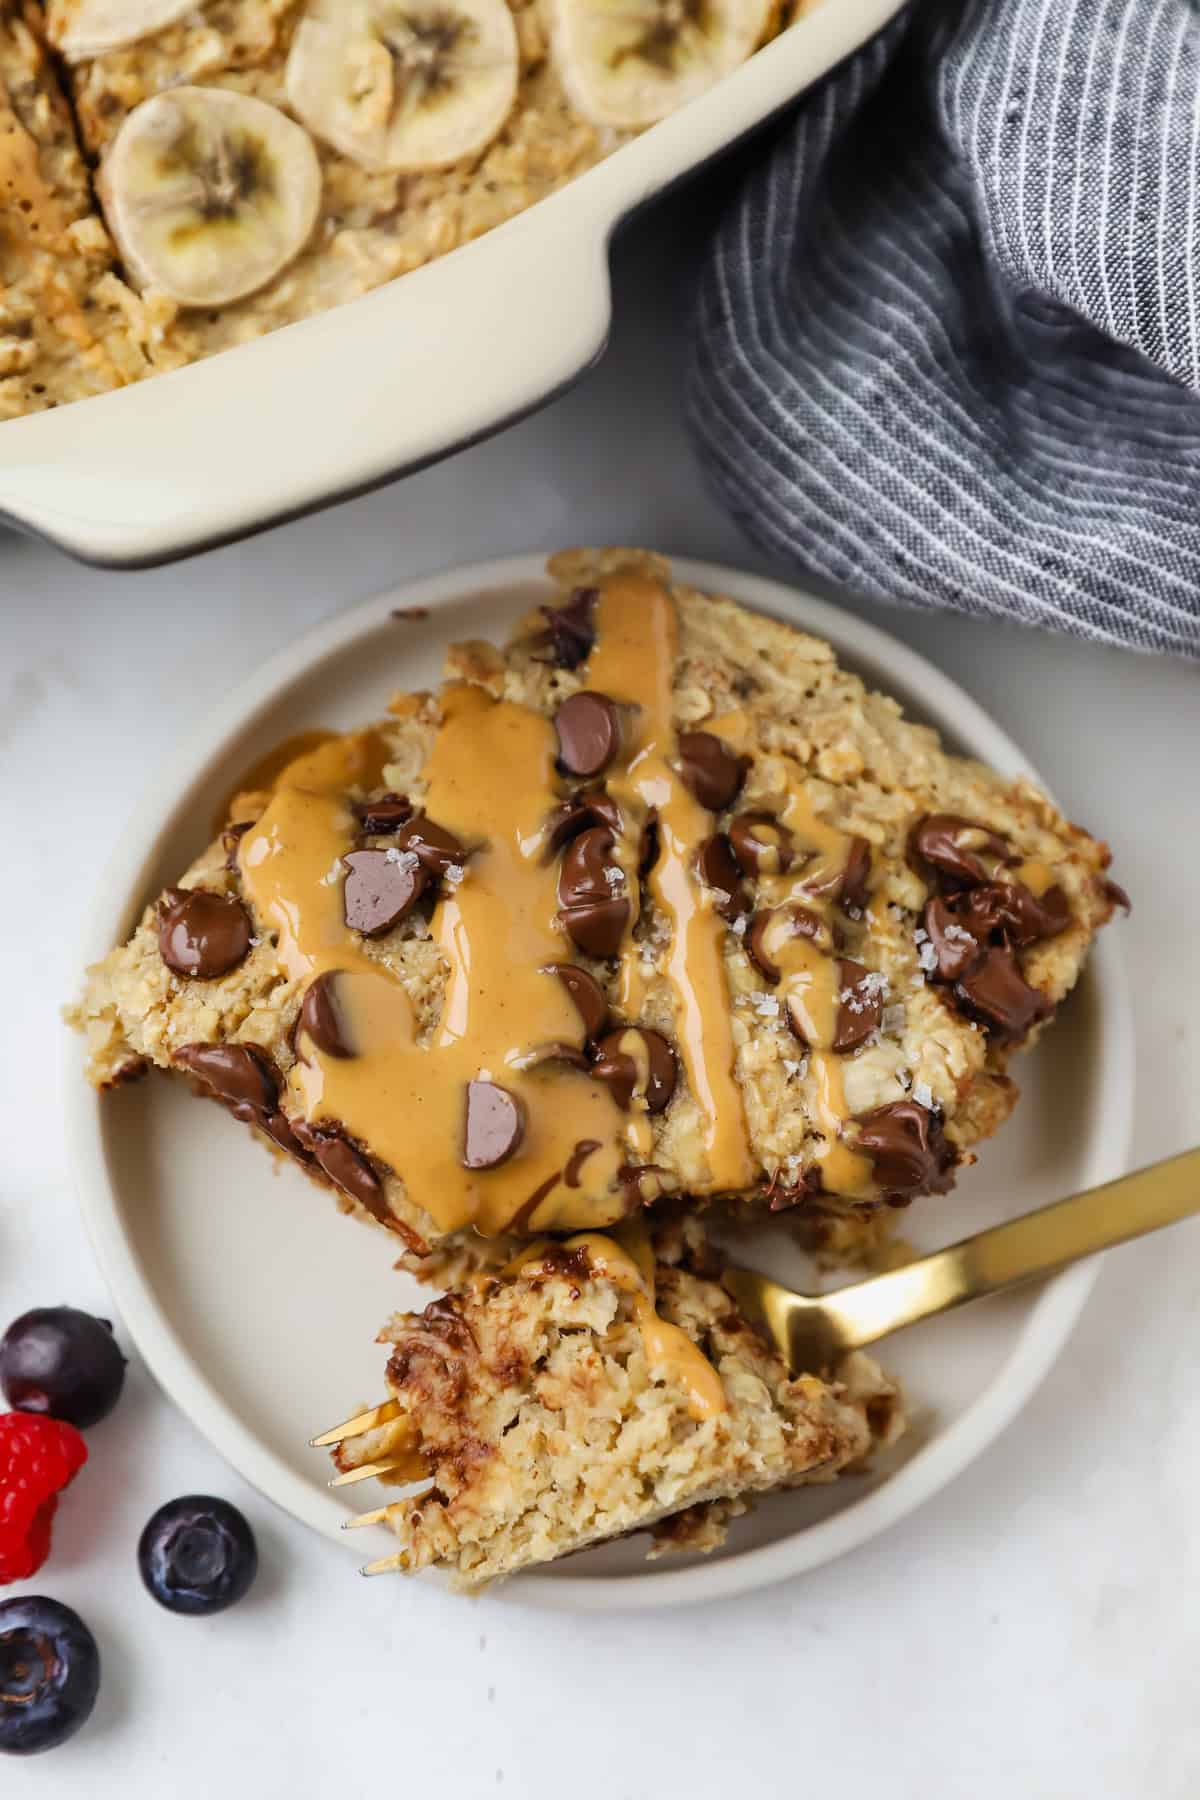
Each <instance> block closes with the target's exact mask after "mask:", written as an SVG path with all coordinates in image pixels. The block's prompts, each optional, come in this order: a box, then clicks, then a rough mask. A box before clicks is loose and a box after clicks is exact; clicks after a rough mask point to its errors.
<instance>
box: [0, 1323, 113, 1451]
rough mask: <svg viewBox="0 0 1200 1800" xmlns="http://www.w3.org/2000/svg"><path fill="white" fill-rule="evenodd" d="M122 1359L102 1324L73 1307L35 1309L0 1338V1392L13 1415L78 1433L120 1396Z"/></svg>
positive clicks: (107, 1327)
mask: <svg viewBox="0 0 1200 1800" xmlns="http://www.w3.org/2000/svg"><path fill="white" fill-rule="evenodd" d="M124 1380H125V1358H124V1357H123V1356H122V1355H121V1352H120V1351H119V1350H118V1348H117V1341H116V1339H115V1338H114V1337H113V1333H112V1326H111V1325H110V1324H109V1322H108V1320H107V1319H96V1318H93V1317H92V1315H91V1313H85V1312H78V1311H77V1310H76V1308H75V1307H73V1306H39V1307H37V1308H36V1309H35V1310H34V1311H33V1312H27V1313H22V1315H21V1317H20V1318H19V1319H14V1320H13V1322H12V1324H11V1325H10V1326H9V1328H8V1330H7V1331H6V1332H5V1334H4V1336H3V1337H2V1338H0V1387H2V1388H3V1389H4V1392H5V1394H6V1395H7V1397H8V1403H9V1405H10V1406H12V1407H14V1408H15V1409H16V1410H17V1411H18V1412H30V1413H49V1414H50V1416H51V1417H52V1418H55V1419H65V1420H66V1421H67V1423H68V1424H69V1425H74V1426H76V1427H77V1428H78V1429H79V1430H80V1431H83V1430H86V1428H87V1427H88V1426H89V1425H95V1424H96V1423H97V1421H98V1420H100V1419H103V1418H105V1417H106V1416H107V1414H109V1413H110V1412H111V1411H112V1409H113V1407H114V1406H115V1405H116V1404H117V1401H118V1400H119V1399H120V1397H121V1387H122V1384H123V1382H124Z"/></svg>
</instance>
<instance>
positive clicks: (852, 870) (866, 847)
mask: <svg viewBox="0 0 1200 1800" xmlns="http://www.w3.org/2000/svg"><path fill="white" fill-rule="evenodd" d="M870 879H871V846H870V844H868V842H867V840H866V838H864V837H854V838H851V840H850V853H849V855H848V856H847V858H846V867H845V868H844V869H843V871H842V879H841V883H840V884H839V887H838V899H839V900H840V901H841V903H842V905H843V906H844V907H847V908H853V910H854V911H855V912H861V911H862V909H863V907H864V906H865V905H866V904H867V883H868V882H869V881H870Z"/></svg>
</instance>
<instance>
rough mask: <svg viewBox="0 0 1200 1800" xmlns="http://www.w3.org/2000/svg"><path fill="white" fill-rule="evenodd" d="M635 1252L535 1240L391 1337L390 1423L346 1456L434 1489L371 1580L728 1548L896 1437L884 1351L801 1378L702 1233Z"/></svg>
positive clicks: (401, 1525)
mask: <svg viewBox="0 0 1200 1800" xmlns="http://www.w3.org/2000/svg"><path fill="white" fill-rule="evenodd" d="M626 1231H627V1228H626ZM622 1238H623V1241H622V1242H617V1241H616V1240H615V1239H614V1238H612V1237H606V1236H602V1235H600V1234H598V1233H585V1234H583V1235H581V1236H579V1237H576V1238H571V1239H567V1240H565V1241H563V1242H558V1243H548V1242H545V1241H543V1242H542V1243H540V1244H534V1245H531V1246H530V1247H529V1248H528V1249H527V1251H526V1252H525V1253H524V1255H523V1256H522V1257H520V1258H519V1259H518V1260H517V1262H516V1263H515V1264H514V1265H513V1266H511V1267H510V1268H509V1269H508V1270H506V1271H504V1272H503V1273H501V1274H498V1275H495V1276H476V1277H474V1278H473V1279H471V1280H469V1281H468V1282H466V1283H465V1284H464V1285H463V1286H462V1287H460V1288H459V1289H457V1290H456V1291H454V1292H452V1293H450V1294H447V1295H446V1296H444V1298H442V1299H440V1300H435V1301H434V1302H433V1303H432V1305H430V1306H428V1307H426V1309H425V1311H424V1312H422V1313H405V1314H401V1315H399V1316H398V1317H396V1318H394V1319H393V1320H392V1321H391V1323H390V1324H389V1325H388V1326H387V1327H386V1328H385V1329H384V1331H383V1332H382V1334H381V1340H382V1341H383V1342H386V1343H388V1344H390V1345H391V1346H392V1351H391V1357H390V1360H389V1362H388V1367H387V1387H388V1392H389V1395H390V1397H391V1402H392V1404H391V1406H390V1407H388V1408H387V1411H389V1412H391V1413H392V1414H393V1415H394V1416H393V1417H391V1418H390V1419H389V1420H388V1422H387V1423H386V1424H384V1425H382V1426H381V1427H380V1428H378V1429H376V1430H372V1431H369V1432H367V1433H366V1434H365V1435H363V1436H361V1437H355V1438H351V1439H349V1440H347V1441H344V1442H343V1443H342V1444H341V1445H340V1446H339V1448H338V1449H337V1450H336V1452H335V1461H336V1463H337V1465H338V1467H339V1468H340V1469H341V1470H342V1471H343V1473H350V1472H352V1471H354V1470H357V1469H361V1468H363V1467H364V1466H366V1465H367V1464H374V1465H383V1466H384V1468H385V1469H386V1470H387V1471H388V1472H389V1473H388V1475H387V1479H390V1480H392V1481H396V1482H403V1483H408V1484H411V1483H412V1482H414V1481H417V1482H421V1483H423V1484H424V1485H423V1486H421V1487H420V1488H418V1489H416V1490H411V1489H410V1490H409V1494H408V1496H407V1497H405V1498H402V1499H399V1500H397V1501H394V1502H392V1503H391V1504H389V1505H387V1506H386V1507H384V1508H382V1509H380V1511H379V1512H377V1513H373V1514H371V1515H370V1517H371V1518H372V1519H374V1520H376V1521H377V1522H380V1523H386V1524H387V1525H388V1526H389V1527H390V1529H391V1530H392V1531H393V1532H394V1533H395V1535H396V1537H397V1539H398V1540H399V1544H400V1548H399V1550H398V1551H397V1552H396V1554H395V1557H394V1558H390V1559H386V1560H385V1561H384V1563H383V1564H382V1565H372V1567H373V1569H377V1568H380V1567H394V1568H396V1569H401V1570H405V1571H412V1570H417V1569H423V1568H428V1567H431V1566H432V1567H435V1568H439V1569H443V1570H445V1571H448V1572H449V1574H450V1576H451V1578H452V1581H453V1583H454V1585H455V1586H456V1587H460V1588H477V1587H479V1586H481V1585H482V1584H483V1583H485V1582H488V1581H492V1580H495V1579H496V1578H497V1577H499V1576H504V1575H511V1574H512V1573H514V1571H516V1570H518V1569H523V1568H529V1567H531V1566H533V1565H535V1564H537V1563H544V1562H549V1561H551V1560H552V1559H553V1558H555V1557H559V1556H565V1555H567V1554H569V1553H570V1552H571V1551H573V1550H582V1549H585V1548H587V1547H588V1546H589V1545H594V1544H598V1543H602V1542H604V1541H605V1540H607V1539H610V1538H614V1537H621V1536H623V1535H625V1534H626V1533H628V1532H632V1531H642V1530H647V1529H655V1528H657V1529H655V1536H654V1539H653V1541H652V1544H651V1548H650V1554H652V1555H653V1554H656V1553H661V1552H662V1551H663V1550H666V1549H676V1550H682V1549H688V1550H711V1549H714V1548H716V1547H717V1545H718V1544H720V1543H721V1542H722V1541H723V1538H724V1535H725V1526H726V1523H727V1521H728V1519H729V1518H730V1517H732V1516H736V1514H737V1513H739V1512H744V1511H745V1510H746V1505H747V1502H748V1501H750V1500H751V1499H752V1498H753V1497H754V1496H755V1495H758V1494H763V1493H766V1492H769V1491H771V1490H773V1489H780V1488H791V1487H799V1486H801V1485H803V1484H805V1483H809V1482H818V1481H821V1482H824V1481H832V1480H833V1479H834V1478H835V1477H836V1476H837V1475H839V1474H840V1473H842V1472H843V1471H844V1470H846V1469H849V1468H852V1467H854V1466H855V1465H858V1464H861V1463H862V1461H863V1459H864V1458H865V1457H866V1456H867V1455H868V1454H869V1452H870V1451H871V1450H872V1448H873V1447H875V1446H876V1445H879V1444H884V1445H886V1444H890V1443H893V1442H895V1440H896V1439H897V1438H898V1437H899V1436H900V1434H901V1432H902V1431H903V1429H904V1413H903V1405H902V1400H901V1397H900V1394H899V1390H898V1389H897V1387H896V1385H895V1384H894V1383H893V1382H891V1381H890V1380H888V1378H887V1377H886V1376H884V1375H883V1374H882V1373H881V1371H880V1370H879V1369H878V1367H877V1366H876V1365H875V1364H874V1363H873V1362H872V1361H871V1360H870V1359H869V1358H868V1357H866V1356H862V1355H856V1356H854V1357H852V1358H850V1359H848V1362H847V1364H846V1366H845V1367H844V1368H843V1369H842V1370H841V1371H840V1373H839V1376H838V1378H837V1379H835V1380H828V1381H826V1380H821V1379H819V1378H818V1377H816V1376H814V1375H802V1376H800V1377H799V1378H798V1379H795V1380H792V1379H790V1378H789V1377H788V1374H787V1371H786V1370H785V1369H784V1367H783V1365H782V1363H781V1362H780V1361H779V1359H778V1357H777V1356H776V1355H775V1354H774V1353H773V1352H772V1351H771V1350H769V1349H768V1348H767V1347H766V1345H765V1343H764V1342H763V1341H762V1339H761V1338H759V1337H758V1336H757V1334H756V1333H755V1332H754V1331H753V1330H751V1328H750V1327H749V1326H748V1325H747V1324H746V1322H745V1320H744V1319H743V1318H742V1317H741V1316H740V1315H739V1313H738V1311H737V1308H736V1306H735V1305H734V1303H733V1301H732V1300H731V1298H730V1296H729V1295H728V1294H727V1293H726V1292H725V1289H724V1288H723V1287H721V1285H720V1281H719V1277H720V1269H721V1264H720V1261H719V1259H718V1258H717V1256H716V1254H715V1253H714V1252H713V1250H712V1249H711V1248H710V1247H709V1246H708V1245H707V1244H706V1243H705V1240H704V1238H703V1237H702V1235H701V1233H700V1231H699V1229H698V1227H697V1226H696V1223H695V1221H694V1220H693V1221H688V1222H687V1224H686V1226H683V1227H681V1226H679V1225H678V1224H675V1225H672V1226H670V1227H667V1228H665V1229H663V1230H661V1231H659V1232H658V1233H657V1234H656V1243H655V1245H654V1247H653V1248H651V1246H650V1244H649V1241H648V1240H647V1239H646V1237H645V1235H644V1234H643V1233H639V1234H636V1235H626V1232H623V1233H622Z"/></svg>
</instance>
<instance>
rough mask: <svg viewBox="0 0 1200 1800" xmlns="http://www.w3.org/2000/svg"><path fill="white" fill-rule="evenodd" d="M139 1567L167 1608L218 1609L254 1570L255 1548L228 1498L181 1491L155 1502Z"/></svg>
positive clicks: (233, 1596) (141, 1543)
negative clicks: (173, 1497)
mask: <svg viewBox="0 0 1200 1800" xmlns="http://www.w3.org/2000/svg"><path fill="white" fill-rule="evenodd" d="M138 1568H139V1569H140V1570H141V1572H142V1580H143V1581H144V1582H145V1584H146V1589H147V1592H148V1593H150V1594H153V1596H154V1598H155V1599H156V1600H157V1601H158V1602H159V1604H160V1606H165V1607H166V1609H167V1611H168V1612H177V1613H215V1612H223V1611H224V1610H225V1608H226V1607H227V1606H232V1605H233V1604H234V1602H235V1600H240V1599H241V1598H242V1595H243V1594H245V1593H246V1592H247V1590H248V1589H249V1587H250V1584H251V1582H252V1581H253V1580H254V1577H255V1575H256V1574H257V1573H258V1546H257V1545H256V1544H255V1542H254V1533H253V1532H252V1531H251V1529H250V1527H249V1525H247V1523H246V1521H245V1519H244V1518H243V1517H242V1515H241V1513H240V1512H239V1511H238V1509H237V1507H236V1506H230V1504H229V1502H228V1500H214V1499H213V1498H212V1497H211V1496H210V1495H208V1494H186V1495H184V1497H183V1498H182V1499H181V1500H168V1501H167V1503H166V1505H165V1506H160V1507H159V1509H158V1511H157V1512H156V1513H155V1514H154V1517H153V1518H152V1519H151V1520H150V1522H149V1524H148V1525H147V1526H146V1529H145V1530H144V1531H143V1532H142V1535H141V1538H140V1540H139V1542H138Z"/></svg>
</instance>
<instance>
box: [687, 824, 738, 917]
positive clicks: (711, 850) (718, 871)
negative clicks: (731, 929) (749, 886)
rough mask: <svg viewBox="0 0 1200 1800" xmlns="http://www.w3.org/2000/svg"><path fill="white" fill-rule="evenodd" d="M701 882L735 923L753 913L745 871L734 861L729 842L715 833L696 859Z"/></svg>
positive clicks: (701, 848)
mask: <svg viewBox="0 0 1200 1800" xmlns="http://www.w3.org/2000/svg"><path fill="white" fill-rule="evenodd" d="M696 862H697V866H698V867H699V870H700V879H701V881H702V882H703V883H704V885H705V887H706V888H710V889H711V890H712V892H713V895H714V897H715V899H716V904H717V911H718V912H719V913H720V915H721V917H722V918H723V919H728V920H729V921H730V922H731V923H732V921H733V920H734V919H740V918H741V917H742V916H743V914H744V913H748V912H749V911H750V900H749V896H748V895H747V893H746V890H745V888H744V887H743V886H742V881H741V872H740V870H739V869H738V865H737V863H736V862H735V861H734V858H733V851H732V849H731V848H730V843H729V839H728V838H727V837H726V836H725V834H724V833H723V832H720V831H717V832H714V833H713V835H712V837H710V838H706V839H705V841H704V843H703V844H701V846H700V850H699V853H698V855H697V857H696Z"/></svg>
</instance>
